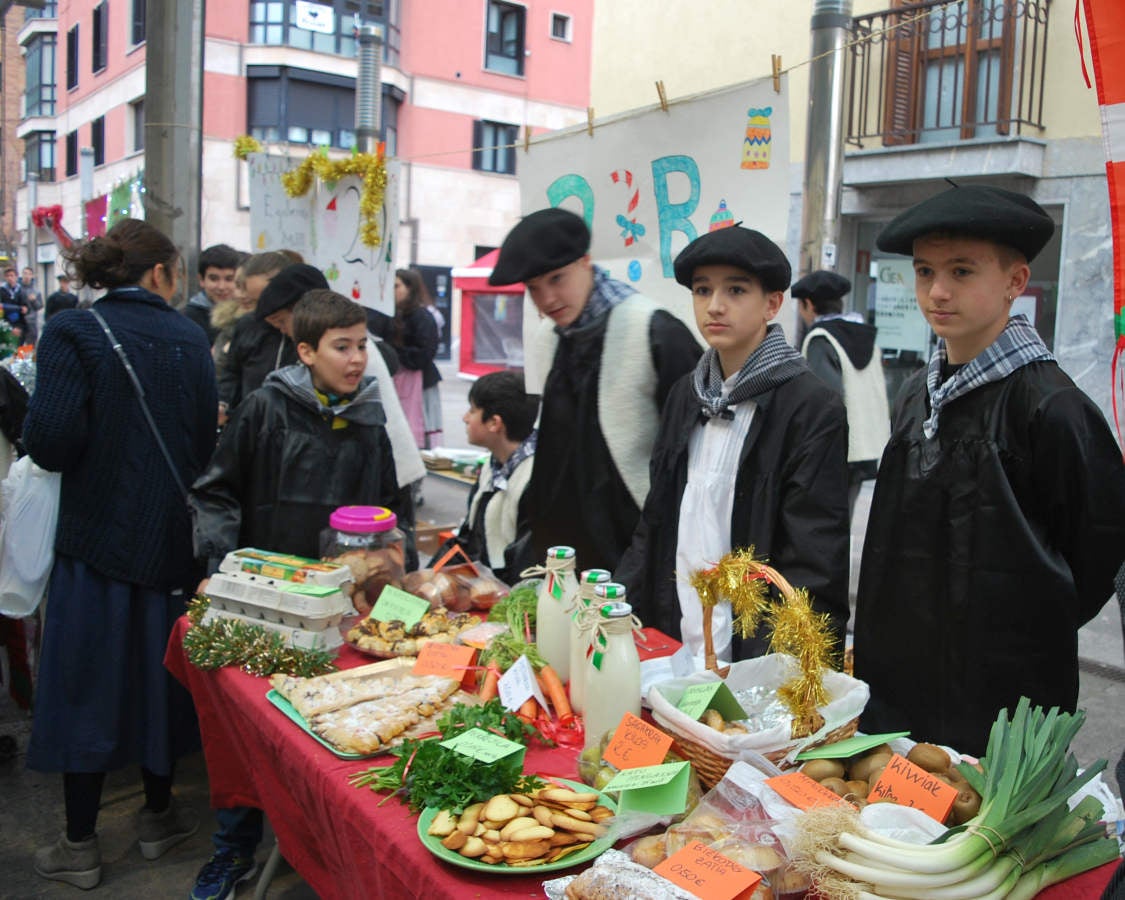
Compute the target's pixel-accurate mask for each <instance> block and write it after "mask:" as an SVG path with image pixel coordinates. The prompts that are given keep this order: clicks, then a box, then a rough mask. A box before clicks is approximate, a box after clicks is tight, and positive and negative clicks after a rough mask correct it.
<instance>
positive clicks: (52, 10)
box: [23, 0, 59, 22]
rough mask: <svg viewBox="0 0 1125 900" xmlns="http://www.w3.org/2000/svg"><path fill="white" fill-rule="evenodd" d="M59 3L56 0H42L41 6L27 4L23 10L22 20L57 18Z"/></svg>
mask: <svg viewBox="0 0 1125 900" xmlns="http://www.w3.org/2000/svg"><path fill="white" fill-rule="evenodd" d="M58 9H59V4H58V2H57V0H44V3H43V8H42V9H36V8H35V7H33V6H29V7H28V8H27V9H25V10H24V13H23V20H24V21H25V22H27V21H28V20H30V19H55V18H58V14H59V12H58Z"/></svg>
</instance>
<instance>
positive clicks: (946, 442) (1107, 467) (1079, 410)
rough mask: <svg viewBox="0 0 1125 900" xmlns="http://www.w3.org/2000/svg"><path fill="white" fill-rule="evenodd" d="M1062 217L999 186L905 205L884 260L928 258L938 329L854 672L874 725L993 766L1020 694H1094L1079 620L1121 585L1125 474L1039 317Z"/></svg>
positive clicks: (884, 487)
mask: <svg viewBox="0 0 1125 900" xmlns="http://www.w3.org/2000/svg"><path fill="white" fill-rule="evenodd" d="M1054 230H1055V224H1054V222H1053V220H1052V219H1051V217H1050V216H1049V215H1048V214H1047V213H1046V212H1045V211H1044V210H1043V209H1042V208H1041V207H1040V206H1039V205H1038V204H1037V203H1035V202H1034V201H1033V200H1031V199H1030V198H1029V197H1025V196H1024V195H1022V194H1017V193H1013V192H1012V191H1006V190H1001V189H999V188H993V187H988V186H984V185H972V186H966V187H957V188H953V189H952V190H947V191H944V192H943V193H941V194H938V195H937V196H935V197H932V198H930V199H929V200H926V201H924V202H922V203H920V204H918V205H917V206H915V207H913V208H911V209H909V210H907V211H906V212H904V213H902V214H901V215H900V216H899V217H898V218H896V219H895V220H894V221H892V222H891V224H890V225H888V226H887V227H886V228H885V229H884V230H883V231H882V232H881V233H880V234H879V237H878V238H877V240H876V243H877V245H878V247H879V249H880V250H883V251H886V252H889V253H901V254H903V255H906V256H911V255H912V256H913V257H914V292H915V295H916V296H917V300H918V308H919V309H920V310H921V311H922V314H923V315H924V316H925V317H926V321H927V322H929V324H930V327H931V328H932V329H933V330H934V333H935V334H936V335H937V336H938V345H937V349H936V350H935V351H934V354H933V356H932V357H931V358H930V363H929V366H928V367H927V368H926V369H924V370H921V371H919V372H918V373H917V374H916V375H914V376H912V377H911V378H910V379H909V380H908V381H907V382H906V383H905V384H904V385H903V388H902V390H901V391H900V392H899V396H898V399H897V401H896V403H895V406H894V413H893V415H892V416H891V438H890V441H889V442H888V444H887V449H886V450H885V451H884V453H883V458H882V462H881V463H880V465H879V475H878V478H877V479H876V481H875V494H874V497H873V499H872V502H871V515H870V518H869V520H868V526H867V537H866V539H865V540H864V546H863V562H862V565H861V566H860V575H859V593H858V596H857V601H856V621H855V672H856V676H857V677H858V678H862V679H863V680H864V681H866V682H867V683H868V684H869V685H870V686H871V699H870V701H869V702H868V704H867V707H866V709H865V710H864V713H863V718H862V719H861V721H860V727H861V728H863V730H864V731H866V732H867V733H869V734H870V733H875V732H879V731H907V730H909V731H910V732H911V737H913V738H915V739H916V740H919V741H934V742H936V743H939V744H948V745H949V746H951V747H954V748H955V749H957V750H959V751H961V752H962V753H971V754H974V755H980V754H982V753H983V752H984V750H985V747H986V746H987V743H988V736H989V732H990V729H991V727H992V723H993V722H994V721H995V720H996V715H997V713H998V712H999V711H1000V710H1001V709H1002V708H1004V707H1007V708H1008V709H1013V708H1014V707H1015V705H1016V703H1017V701H1018V700H1019V698H1020V697H1021V696H1026V697H1028V698H1030V699H1031V702H1032V703H1033V704H1038V705H1041V706H1043V707H1052V706H1058V707H1060V708H1061V709H1064V710H1073V709H1074V708H1075V704H1076V703H1077V702H1078V635H1077V632H1078V629H1079V628H1080V627H1081V626H1082V625H1083V624H1085V623H1086V622H1088V621H1089V620H1090V619H1091V618H1093V617H1094V616H1095V615H1097V614H1098V611H1099V610H1100V609H1101V608H1102V606H1103V605H1104V604H1105V602H1106V601H1107V600H1108V599H1109V597H1110V594H1112V593H1113V575H1114V572H1115V571H1116V570H1117V567H1118V566H1119V565H1120V564H1121V559H1122V555H1123V553H1125V551H1123V550H1122V548H1123V547H1125V514H1123V511H1125V465H1122V461H1121V448H1120V447H1118V446H1117V442H1116V441H1115V440H1114V439H1113V434H1112V433H1111V432H1110V430H1109V427H1108V426H1107V425H1106V421H1105V418H1104V417H1103V416H1102V414H1101V411H1100V410H1099V409H1098V408H1097V406H1095V405H1094V403H1093V402H1092V401H1091V400H1090V398H1089V397H1087V396H1086V395H1085V394H1084V393H1082V391H1080V390H1079V389H1078V388H1077V387H1076V386H1075V385H1074V382H1073V381H1071V380H1070V378H1069V377H1067V375H1066V373H1065V372H1063V371H1062V369H1060V368H1059V364H1058V363H1057V362H1056V361H1055V358H1054V357H1053V356H1052V355H1051V353H1050V351H1049V350H1048V349H1047V347H1046V345H1045V344H1044V343H1043V341H1042V339H1041V338H1040V337H1039V334H1038V333H1037V332H1036V330H1035V328H1034V327H1033V326H1032V325H1031V323H1030V322H1028V321H1027V318H1026V317H1025V316H1023V315H1015V316H1013V315H1011V311H1012V303H1013V301H1014V300H1015V298H1017V297H1020V296H1021V295H1023V293H1024V291H1025V288H1026V287H1027V284H1028V280H1029V279H1030V277H1031V269H1030V267H1029V263H1030V262H1031V260H1033V259H1034V258H1035V256H1036V255H1037V254H1038V253H1039V251H1040V250H1041V249H1042V248H1043V246H1044V245H1045V244H1046V243H1047V242H1048V241H1049V240H1050V239H1051V235H1052V234H1053V233H1054Z"/></svg>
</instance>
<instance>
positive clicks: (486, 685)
mask: <svg viewBox="0 0 1125 900" xmlns="http://www.w3.org/2000/svg"><path fill="white" fill-rule="evenodd" d="M499 692H500V667H499V666H497V665H496V664H495V663H492V664H490V665H489V666H488V668H487V669H486V670H485V673H484V682H483V683H482V684H481V686H480V702H481V703H487V702H488V701H489V700H491V699H492V698H493V697H495V696H496V695H497V694H499Z"/></svg>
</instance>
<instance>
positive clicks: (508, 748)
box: [441, 728, 527, 765]
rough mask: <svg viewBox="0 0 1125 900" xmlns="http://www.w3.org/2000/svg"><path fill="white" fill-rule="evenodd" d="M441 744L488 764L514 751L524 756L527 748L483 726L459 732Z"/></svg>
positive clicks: (504, 757)
mask: <svg viewBox="0 0 1125 900" xmlns="http://www.w3.org/2000/svg"><path fill="white" fill-rule="evenodd" d="M441 746H443V747H445V748H446V749H448V750H456V751H457V752H458V753H461V754H463V755H465V756H471V757H472V758H473V759H475V760H477V761H479V762H482V763H484V764H486V765H488V764H490V763H494V762H496V761H497V760H498V759H506V758H507V757H509V756H511V755H512V754H513V753H519V754H520V756H521V757H522V756H523V754H524V752H525V751H526V750H527V748H526V747H524V746H523V744H517V743H516V742H515V741H509V740H508V739H507V738H502V737H500V735H498V734H493V733H492V732H491V731H485V730H484V729H483V728H473V729H472V730H471V731H466V732H465V733H464V734H459V735H457V737H455V738H450V739H449V740H448V741H442V742H441Z"/></svg>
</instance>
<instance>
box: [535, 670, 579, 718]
mask: <svg viewBox="0 0 1125 900" xmlns="http://www.w3.org/2000/svg"><path fill="white" fill-rule="evenodd" d="M539 686H540V687H541V688H542V689H543V693H544V694H546V695H547V699H548V700H549V701H550V702H551V706H553V707H554V708H555V715H556V716H557V717H558V718H559V720H560V721H566V719H567V718H568V717H573V716H574V710H573V709H571V708H570V698H569V697H567V695H566V688H565V687H563V683H562V679H561V678H559V673H558V672H556V671H555V670H554V669H553V668H551V666H549V665H548V666H543V668H541V669H540V670H539Z"/></svg>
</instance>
